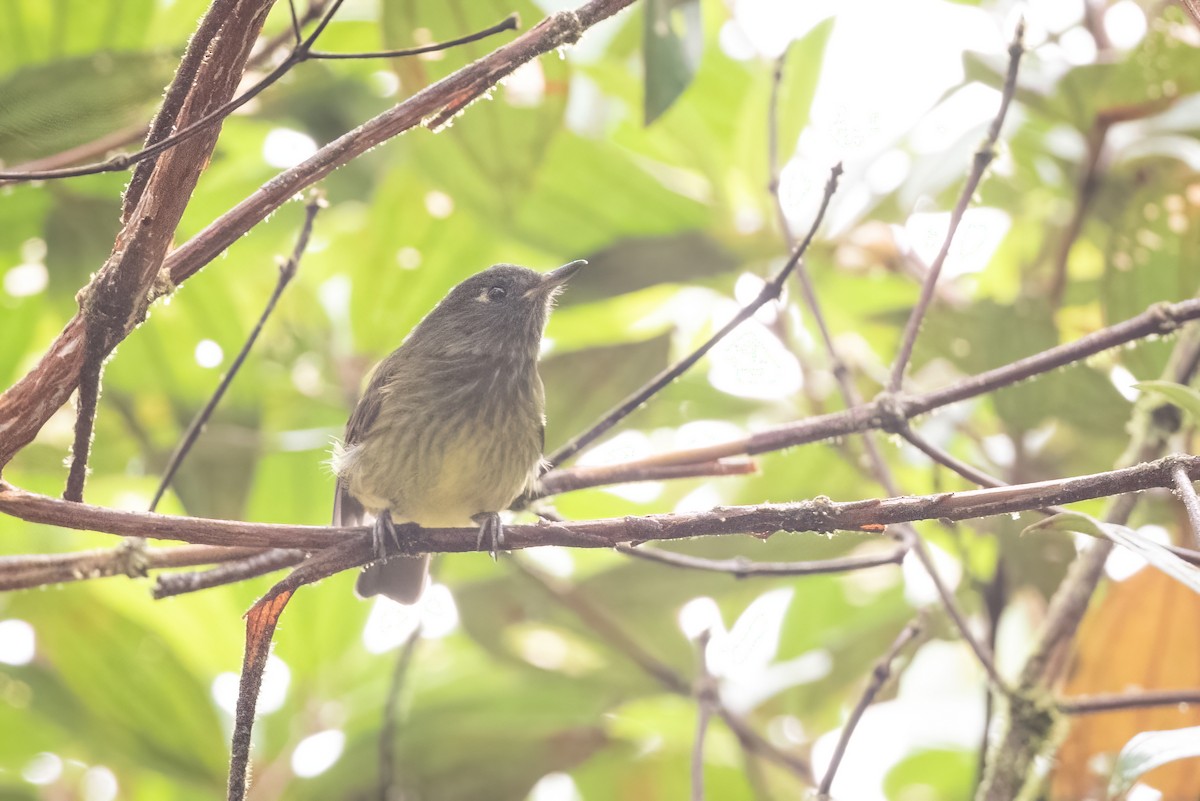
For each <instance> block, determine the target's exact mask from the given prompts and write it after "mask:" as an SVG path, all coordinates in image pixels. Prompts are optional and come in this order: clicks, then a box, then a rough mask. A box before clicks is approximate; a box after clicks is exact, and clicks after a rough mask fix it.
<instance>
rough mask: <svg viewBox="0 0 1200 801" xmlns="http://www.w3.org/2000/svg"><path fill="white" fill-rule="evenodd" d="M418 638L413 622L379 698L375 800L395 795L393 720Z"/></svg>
mask: <svg viewBox="0 0 1200 801" xmlns="http://www.w3.org/2000/svg"><path fill="white" fill-rule="evenodd" d="M420 639H421V626H420V624H418V625H417V627H416V628H415V629H413V630H412V633H411V634H409V635H408V637H407V638H405V640H404V644H403V645H401V646H400V654H399V656H397V657H396V669H395V670H393V671H392V681H391V683H390V684H389V685H388V693H387V698H385V699H384V702H383V725H382V726H380V727H379V801H391V800H392V799H394V798H397V797H399V794H398V793H396V792H395V790H394V785H395V784H396V759H395V750H396V724H397V722H398V720H399V717H400V692H401V691H402V690H403V689H404V680H405V678H407V677H408V668H409V665H411V664H412V660H413V654H414V653H415V652H416V650H417V642H418V641H419V640H420Z"/></svg>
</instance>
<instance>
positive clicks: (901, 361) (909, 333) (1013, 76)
mask: <svg viewBox="0 0 1200 801" xmlns="http://www.w3.org/2000/svg"><path fill="white" fill-rule="evenodd" d="M1024 35H1025V22H1024V21H1023V20H1022V21H1021V22H1019V23H1017V31H1016V34H1015V35H1014V36H1013V41H1012V44H1010V45H1009V46H1008V75H1007V77H1006V78H1005V79H1004V89H1003V91H1002V92H1001V95H1000V111H999V112H997V114H996V118H995V119H994V120H992V124H991V127H989V128H988V134H987V138H986V139H985V140H984V142H983V145H981V146H980V148H979V150H978V151H976V153H975V159H974V163H973V166H972V168H971V173H970V175H969V176H968V177H967V182H966V184H965V185H964V186H963V191H962V194H960V195H959V197H958V203H956V204H955V206H954V211H953V212H951V214H950V226H949V228H948V229H947V231H946V238H945V239H944V240H943V241H942V248H941V250H939V251H938V254H937V257H936V258H935V259H934V260H933V264H931V265H929V272H928V273H927V274H926V276H925V281H924V282H923V283H922V284H921V295H920V297H919V298H918V299H917V305H916V306H915V307H913V310H912V314H910V315H909V318H908V323H907V324H906V325H905V326H904V334H903V336H902V337H901V340H900V350H899V352H898V353H897V354H896V360H895V362H893V364H892V375H891V378H890V379H889V381H888V391H889V392H899V391H900V387H901V386H902V385H903V383H904V372H905V371H906V370H907V369H908V362H909V360H910V359H911V358H912V352H913V346H914V345H915V344H916V341H917V334H918V333H919V332H920V330H921V322H922V321H923V320H924V319H925V313H926V312H927V311H928V310H929V304H930V302H932V301H933V290H934V287H936V286H937V281H938V277H939V276H940V275H941V273H942V266H943V265H944V264H945V263H946V257H947V256H948V255H949V254H950V246H951V245H952V244H954V235H955V234H956V233H957V232H958V226H959V223H961V222H962V218H963V215H964V214H966V212H967V206H968V205H970V203H971V198H972V197H973V196H974V195H975V190H976V189H977V188H978V187H979V182H980V181H981V180H983V173H984V171H985V170H986V169H987V168H988V165H989V164H991V163H992V159H993V158H995V156H996V152H995V148H996V142H997V141H998V140H999V139H1000V128H1001V126H1002V125H1003V124H1004V117H1005V116H1006V115H1007V114H1008V106H1009V104H1010V103H1011V102H1012V98H1013V94H1014V93H1015V92H1016V89H1017V68H1018V67H1019V66H1020V63H1021V54H1022V53H1024V52H1025V46H1024V45H1023V44H1022V39H1023V38H1024Z"/></svg>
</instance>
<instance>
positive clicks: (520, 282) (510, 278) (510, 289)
mask: <svg viewBox="0 0 1200 801" xmlns="http://www.w3.org/2000/svg"><path fill="white" fill-rule="evenodd" d="M558 290H559V286H558V285H556V284H554V283H553V282H550V283H548V282H547V281H546V280H545V276H544V275H543V274H542V273H539V272H535V271H534V270H529V269H526V268H525V267H518V266H516V265H515V264H497V265H495V266H494V267H489V268H488V269H486V270H484V271H483V272H480V273H476V274H475V275H473V276H471V277H470V278H468V279H466V280H465V281H463V282H462V283H460V284H459V285H458V286H456V287H454V289H452V290H450V292H449V294H447V295H446V297H445V298H443V299H442V302H441V303H439V304H438V305H437V307H436V308H434V309H433V311H431V312H430V313H429V314H428V315H427V316H426V317H425V319H424V320H422V321H421V324H420V325H419V326H417V328H416V329H415V330H414V331H413V332H412V335H411V336H410V337H409V343H410V344H411V345H414V346H418V347H421V348H422V349H424V348H430V349H433V350H438V351H442V352H464V351H471V352H477V353H482V352H492V351H508V352H513V353H515V352H526V351H528V352H529V353H530V354H531V355H533V356H536V353H537V347H538V343H539V342H540V341H541V336H542V329H543V328H545V325H546V318H547V316H548V314H549V310H550V305H551V303H552V301H553V298H554V296H555V295H556V294H557V293H558Z"/></svg>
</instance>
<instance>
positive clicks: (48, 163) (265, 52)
mask: <svg viewBox="0 0 1200 801" xmlns="http://www.w3.org/2000/svg"><path fill="white" fill-rule="evenodd" d="M327 2H329V0H315V2H312V3H310V4H309V5H308V7H307V8H306V9H305V11H304V14H303V15H302V17H301V19H300V24H301V26H304V25H307V24H308V23H310V22H312V21H313V20H315V19H317V17H319V16H320V15H321V13H322V12H323V11H324V9H325V4H326V3H327ZM290 35H291V32H290V31H284V32H283V33H282V34H278V35H276V36H275V37H272V38H271V39H267V40H265V42H264V43H263V45H262V46H260V47H258V48H257V49H256V51H255V53H254V54H253V55H251V56H250V60H249V61H247V62H246V69H247V70H250V69H257V68H259V67H260V66H262V65H263V64H264V63H266V62H267V61H269V60H270V59H271V57H272V56H273V55H274V53H275V51H276V50H278V49H279V48H280V47H282V46H283V45H284V44H286V40H287V39H288V38H290ZM297 41H298V40H297ZM150 129H151V126H150V124H149V123H138V124H137V125H131V126H129V127H128V128H123V129H121V130H119V131H111V132H108V133H105V134H102V135H101V136H99V137H98V138H96V139H94V140H92V141H91V142H85V143H84V144H82V145H77V146H76V147H72V148H68V149H67V150H63V151H60V152H58V153H54V154H51V155H49V156H43V157H41V158H38V159H34V160H32V161H26V162H23V163H21V164H15V165H13V166H12V167H9V170H10V171H11V172H17V173H30V172H38V171H43V170H53V169H59V168H62V167H67V166H70V165H73V164H78V163H80V162H82V161H89V160H91V159H94V158H97V157H99V156H104V155H107V154H109V153H112V151H114V150H117V149H119V148H123V147H128V146H129V145H132V144H135V143H137V142H139V141H141V142H145V141H146V139H147V137H148V136H149V133H150ZM8 183H12V182H8V181H0V186H5V185H7V184H8ZM127 197H129V198H130V199H132V194H129V193H127Z"/></svg>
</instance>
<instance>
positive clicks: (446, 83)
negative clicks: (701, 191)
mask: <svg viewBox="0 0 1200 801" xmlns="http://www.w3.org/2000/svg"><path fill="white" fill-rule="evenodd" d="M244 1H245V0H244ZM633 1H634V0H591V2H588V3H586V4H584V5H583V6H581V7H580V8H579V9H578V10H576V11H560V12H557V13H555V14H552V15H550V16H548V17H547V18H546V19H544V20H543V21H542V22H541V23H539V24H538V25H537V26H535V27H534V28H533V29H532V30H530V31H528V32H527V33H525V34H524V35H522V36H519V37H517V38H516V39H514V40H513V41H512V42H510V43H509V44H507V45H504V46H502V47H499V48H497V49H496V50H495V51H493V52H492V53H490V54H489V55H487V56H484V57H483V58H481V59H478V60H476V61H474V62H472V63H471V64H469V65H467V66H465V67H463V68H462V69H460V70H457V71H455V72H453V73H451V74H450V75H448V76H446V77H445V78H443V79H442V80H440V81H437V82H436V83H434V84H431V85H430V86H428V87H426V88H425V89H423V90H421V91H420V92H418V93H416V94H415V95H413V96H412V97H410V98H408V99H407V100H405V101H403V102H402V103H400V104H398V105H396V106H395V107H393V108H392V109H390V110H388V111H386V112H384V113H382V114H380V115H378V116H376V117H375V118H373V119H372V120H370V121H368V122H366V123H364V124H363V125H361V126H359V127H358V128H356V129H355V130H353V131H350V132H349V133H346V134H344V135H343V136H341V137H339V138H338V139H336V140H334V141H333V142H330V143H329V144H327V145H325V146H324V147H322V148H321V149H320V150H318V151H317V153H316V154H314V155H313V156H312V157H310V158H308V159H306V160H305V161H303V162H301V163H300V164H298V165H296V166H295V167H293V168H291V169H289V170H286V171H284V172H283V173H280V174H279V175H278V176H276V177H275V178H273V179H272V180H270V181H268V182H267V183H266V184H264V185H263V186H262V187H260V188H259V189H258V190H257V191H256V192H254V193H253V194H252V195H251V196H250V197H248V198H246V199H245V200H243V201H242V202H241V203H239V204H238V205H237V206H235V207H234V208H233V209H231V210H230V211H228V212H226V213H225V214H224V215H222V216H221V217H220V218H219V219H218V220H216V221H215V222H213V223H212V224H211V225H209V226H208V227H207V228H205V229H204V230H203V231H201V232H200V234H199V235H197V236H196V237H195V238H193V239H192V240H190V241H189V242H187V243H185V244H184V245H183V246H182V247H180V248H178V249H177V250H175V251H174V252H173V253H171V255H170V256H168V257H167V258H166V260H165V262H161V264H162V266H163V268H164V270H165V271H164V272H162V273H161V276H162V280H161V282H160V283H161V287H160V289H159V290H158V291H156V292H155V293H154V297H159V296H161V295H162V294H166V293H168V292H170V291H171V289H173V288H174V287H175V286H178V285H179V284H180V283H182V282H183V281H185V280H186V279H187V278H188V277H190V276H191V275H193V274H195V273H196V272H197V271H198V270H200V269H201V268H202V267H203V266H204V265H205V264H207V263H208V262H210V261H212V260H213V259H214V258H216V257H217V256H218V255H219V254H220V253H221V252H222V251H223V250H224V249H225V248H227V247H229V245H231V244H233V242H235V241H236V240H237V239H238V238H239V237H240V236H242V235H243V234H245V233H246V232H247V231H249V230H250V229H251V228H252V227H254V226H255V225H257V224H258V223H259V222H261V221H262V220H264V219H265V218H266V217H267V216H269V215H270V214H271V213H272V212H274V211H275V210H276V209H278V208H279V207H280V206H282V205H283V204H284V203H286V202H287V201H288V200H290V199H291V198H292V197H294V196H295V195H296V194H297V193H298V192H301V191H303V190H304V189H305V188H306V187H308V186H311V185H312V184H314V183H315V182H317V181H319V180H320V179H321V178H323V177H325V176H326V175H328V174H329V173H330V172H332V171H333V170H335V169H337V168H338V167H340V166H342V165H343V164H346V163H348V162H349V161H351V160H353V159H354V158H356V157H358V156H360V155H362V154H363V153H365V152H367V151H368V150H370V149H371V148H373V147H375V146H377V145H379V144H381V143H383V142H385V141H387V140H388V139H390V138H392V137H394V136H397V135H399V134H401V133H403V132H404V131H407V130H409V129H411V128H414V127H416V126H418V125H421V124H423V123H424V122H425V121H427V120H431V119H433V118H436V117H437V115H438V114H439V113H441V112H443V111H446V110H449V109H453V110H454V111H455V112H457V111H459V110H461V109H462V108H464V107H465V106H466V105H468V104H469V103H470V102H471V101H472V100H474V99H476V98H478V97H480V96H482V95H483V94H485V93H486V92H487V91H489V90H490V89H491V88H492V87H493V86H495V85H496V84H497V83H498V82H499V81H501V80H503V79H504V78H505V77H506V76H508V75H510V74H511V73H512V72H513V71H514V70H516V69H517V67H519V66H521V65H522V64H525V63H526V62H528V61H530V60H532V59H534V58H536V57H538V56H540V55H543V54H545V53H548V52H552V51H554V50H556V49H557V48H560V47H564V46H566V45H570V44H573V43H574V42H576V41H578V39H579V37H580V36H582V35H583V33H584V31H586V30H587V29H588V28H589V27H591V26H592V25H594V24H596V23H597V22H599V21H600V20H602V19H605V18H607V17H610V16H612V15H613V14H616V13H617V12H618V11H620V10H622V9H623V8H625V7H626V6H628V5H630V4H631V3H633ZM203 161H204V160H203V159H200V160H198V161H197V162H196V163H197V164H202V163H203ZM143 297H144V295H143ZM143 314H144V311H143V313H142V314H138V315H134V316H135V317H136V318H137V319H141V316H143ZM84 330H85V319H84V315H83V314H77V315H76V316H75V317H74V318H73V319H72V320H71V321H70V322H69V323H67V325H66V327H65V328H64V330H63V331H62V332H61V333H60V334H59V336H58V337H57V338H56V339H55V340H54V342H53V343H51V345H50V347H49V349H48V350H47V352H46V353H45V355H44V356H43V357H42V359H41V360H40V361H39V362H38V364H37V366H36V367H35V368H34V369H33V370H32V371H31V372H30V373H28V374H27V375H26V376H25V377H24V378H22V379H21V380H20V381H18V382H17V383H16V384H15V385H13V386H12V387H10V388H9V389H8V390H7V391H6V392H4V394H2V395H0V420H4V422H5V426H6V428H5V431H4V438H3V440H0V467H3V465H4V464H6V463H7V462H8V461H9V460H10V459H11V458H12V456H13V454H15V453H16V452H17V451H19V450H20V449H21V448H23V447H24V446H25V445H26V444H28V443H29V442H30V441H31V440H32V439H33V437H34V436H35V435H36V434H37V432H38V430H39V429H40V428H41V426H42V425H43V424H44V423H45V422H46V420H48V419H49V418H50V416H51V415H52V414H53V413H54V412H55V411H57V410H58V409H59V408H60V407H61V406H62V404H63V403H64V402H65V401H66V400H67V398H68V397H69V396H70V394H71V392H72V391H73V390H74V388H75V387H76V386H77V385H78V382H79V378H80V373H81V370H82V367H83V363H84V359H83V348H82V347H81V346H82V344H83V336H84Z"/></svg>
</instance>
